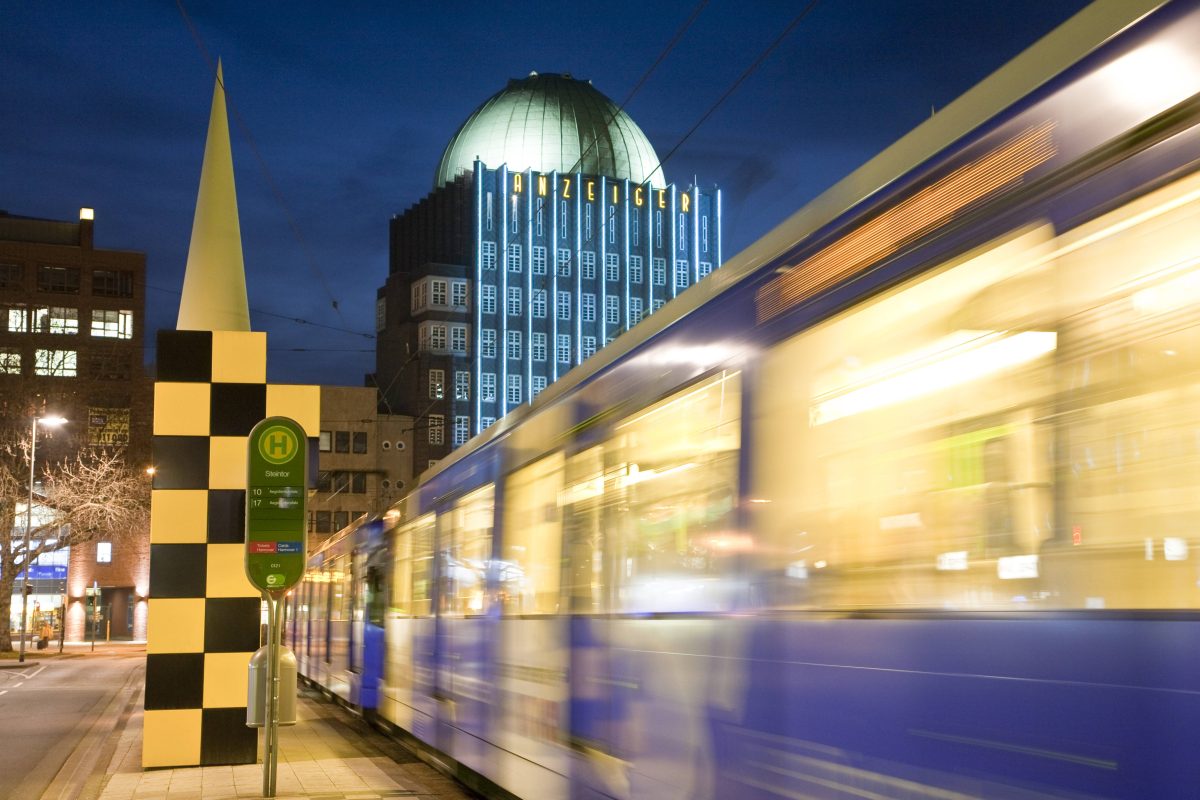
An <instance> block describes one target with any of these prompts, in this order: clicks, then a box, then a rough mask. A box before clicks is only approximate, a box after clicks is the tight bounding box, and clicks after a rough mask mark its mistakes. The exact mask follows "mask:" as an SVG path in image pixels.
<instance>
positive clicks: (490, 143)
mask: <svg viewBox="0 0 1200 800" xmlns="http://www.w3.org/2000/svg"><path fill="white" fill-rule="evenodd" d="M476 158H478V159H479V160H480V161H482V162H483V163H485V164H487V165H488V166H490V167H498V166H500V165H501V164H506V165H507V166H508V169H509V171H510V172H524V171H526V170H533V171H535V172H540V173H550V172H566V173H571V172H582V173H584V174H586V175H606V176H608V177H609V178H617V179H621V180H624V179H628V180H629V181H631V182H632V183H638V184H644V183H648V184H650V185H651V186H654V187H656V188H657V187H661V186H663V185H664V181H663V173H662V168H661V167H660V166H659V164H658V156H657V155H656V154H655V152H654V147H653V146H652V145H651V144H650V140H649V139H647V138H646V134H644V133H642V129H641V128H639V127H638V126H637V123H635V122H634V121H633V120H632V119H631V118H630V117H629V115H628V114H626V113H625V112H624V111H622V110H621V109H619V108H618V107H617V105H616V104H615V103H613V101H612V100H609V99H608V98H607V97H605V96H604V95H603V94H602V93H600V92H599V91H597V89H596V88H595V87H594V86H592V82H591V81H582V80H577V79H575V78H572V77H571V76H570V75H565V74H564V75H555V74H545V75H541V74H538V73H537V72H531V73H529V77H527V78H521V79H513V80H510V81H509V82H508V85H507V86H505V87H504V89H502V90H501V91H499V92H497V93H496V94H494V95H492V96H491V97H490V98H488V100H486V101H485V102H484V103H483V105H481V106H479V108H477V109H475V112H474V113H473V114H471V116H469V117H467V120H466V122H464V123H463V124H462V126H461V127H460V128H459V129H458V132H457V133H455V134H454V136H453V137H451V139H450V143H449V144H447V145H446V151H445V153H443V154H442V162H441V164H439V165H438V169H437V174H436V175H435V176H434V181H433V188H434V189H437V188H439V187H442V186H445V185H446V184H448V183H451V182H453V181H454V179H455V178H457V177H458V176H459V175H462V174H463V173H469V172H471V171H472V170H473V169H474V164H475V159H476Z"/></svg>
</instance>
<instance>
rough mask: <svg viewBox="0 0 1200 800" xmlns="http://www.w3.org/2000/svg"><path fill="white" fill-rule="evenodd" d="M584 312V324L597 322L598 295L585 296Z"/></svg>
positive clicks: (582, 312)
mask: <svg viewBox="0 0 1200 800" xmlns="http://www.w3.org/2000/svg"><path fill="white" fill-rule="evenodd" d="M582 308H583V310H582V311H581V312H580V313H581V314H582V315H583V321H584V322H595V321H596V295H594V294H585V295H584V296H583V304H582Z"/></svg>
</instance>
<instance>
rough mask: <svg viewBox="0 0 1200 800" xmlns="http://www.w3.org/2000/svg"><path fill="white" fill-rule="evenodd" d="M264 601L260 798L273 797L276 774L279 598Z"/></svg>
mask: <svg viewBox="0 0 1200 800" xmlns="http://www.w3.org/2000/svg"><path fill="white" fill-rule="evenodd" d="M263 596H264V597H265V598H266V601H267V646H268V647H269V648H270V649H269V650H268V656H267V688H268V690H269V691H270V694H269V695H267V697H268V702H267V719H266V725H265V726H264V728H265V736H264V745H263V797H274V796H275V778H276V775H277V774H278V770H279V647H280V635H279V634H280V632H281V626H280V624H279V620H280V616H281V615H280V613H279V598H278V597H277V596H275V594H274V593H273V592H263Z"/></svg>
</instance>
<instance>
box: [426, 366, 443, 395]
mask: <svg viewBox="0 0 1200 800" xmlns="http://www.w3.org/2000/svg"><path fill="white" fill-rule="evenodd" d="M445 394H446V373H445V372H444V371H443V370H440V369H431V370H429V397H430V398H431V399H434V400H441V399H442V397H444V396H445Z"/></svg>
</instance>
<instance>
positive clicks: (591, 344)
mask: <svg viewBox="0 0 1200 800" xmlns="http://www.w3.org/2000/svg"><path fill="white" fill-rule="evenodd" d="M594 355H596V337H595V336H585V337H583V357H584V358H591V357H592V356H594Z"/></svg>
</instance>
